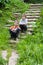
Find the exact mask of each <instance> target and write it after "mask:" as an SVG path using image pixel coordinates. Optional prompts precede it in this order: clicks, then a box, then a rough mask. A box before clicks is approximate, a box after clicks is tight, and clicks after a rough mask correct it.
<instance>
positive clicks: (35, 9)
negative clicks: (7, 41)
mask: <svg viewBox="0 0 43 65" xmlns="http://www.w3.org/2000/svg"><path fill="white" fill-rule="evenodd" d="M41 7H43V4H30V8H29V9H28V10H27V11H26V12H25V15H26V18H27V20H28V24H27V28H28V30H27V33H28V34H30V35H31V34H32V32H33V31H34V30H33V28H35V27H37V26H36V21H37V20H38V18H40V12H41V11H40V9H41ZM15 14H17V15H18V14H20V13H15ZM20 15H21V14H20ZM9 22H14V21H12V20H9ZM6 26H7V27H10V25H6ZM24 36H25V35H24V34H23V35H21V36H20V37H21V38H25V37H26V36H25V37H24ZM20 37H19V39H20ZM11 42H12V40H11ZM13 42H14V41H13Z"/></svg>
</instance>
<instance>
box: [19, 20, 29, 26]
mask: <svg viewBox="0 0 43 65" xmlns="http://www.w3.org/2000/svg"><path fill="white" fill-rule="evenodd" d="M27 22H28V21H27V19H25V20H22V19H21V20H20V23H19V24H21V25H24V24H25V25H26V24H27Z"/></svg>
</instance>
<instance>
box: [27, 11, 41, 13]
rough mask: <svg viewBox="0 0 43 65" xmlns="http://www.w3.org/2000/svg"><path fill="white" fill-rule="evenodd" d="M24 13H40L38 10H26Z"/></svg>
mask: <svg viewBox="0 0 43 65" xmlns="http://www.w3.org/2000/svg"><path fill="white" fill-rule="evenodd" d="M26 13H40V11H26Z"/></svg>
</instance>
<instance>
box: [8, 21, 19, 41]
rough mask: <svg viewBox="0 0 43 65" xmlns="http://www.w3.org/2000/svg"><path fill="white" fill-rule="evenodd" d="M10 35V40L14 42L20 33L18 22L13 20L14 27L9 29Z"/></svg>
mask: <svg viewBox="0 0 43 65" xmlns="http://www.w3.org/2000/svg"><path fill="white" fill-rule="evenodd" d="M9 31H10V35H11V39H14V40H16V39H17V38H18V35H19V33H20V27H19V26H18V21H17V20H15V25H14V26H11V27H10V30H9Z"/></svg>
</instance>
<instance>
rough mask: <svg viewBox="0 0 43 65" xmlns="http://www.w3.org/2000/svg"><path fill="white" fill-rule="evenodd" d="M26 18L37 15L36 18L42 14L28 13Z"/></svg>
mask: <svg viewBox="0 0 43 65" xmlns="http://www.w3.org/2000/svg"><path fill="white" fill-rule="evenodd" d="M25 15H26V16H29V15H30V16H34V15H36V16H39V15H40V14H39V13H26V14H25Z"/></svg>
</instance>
